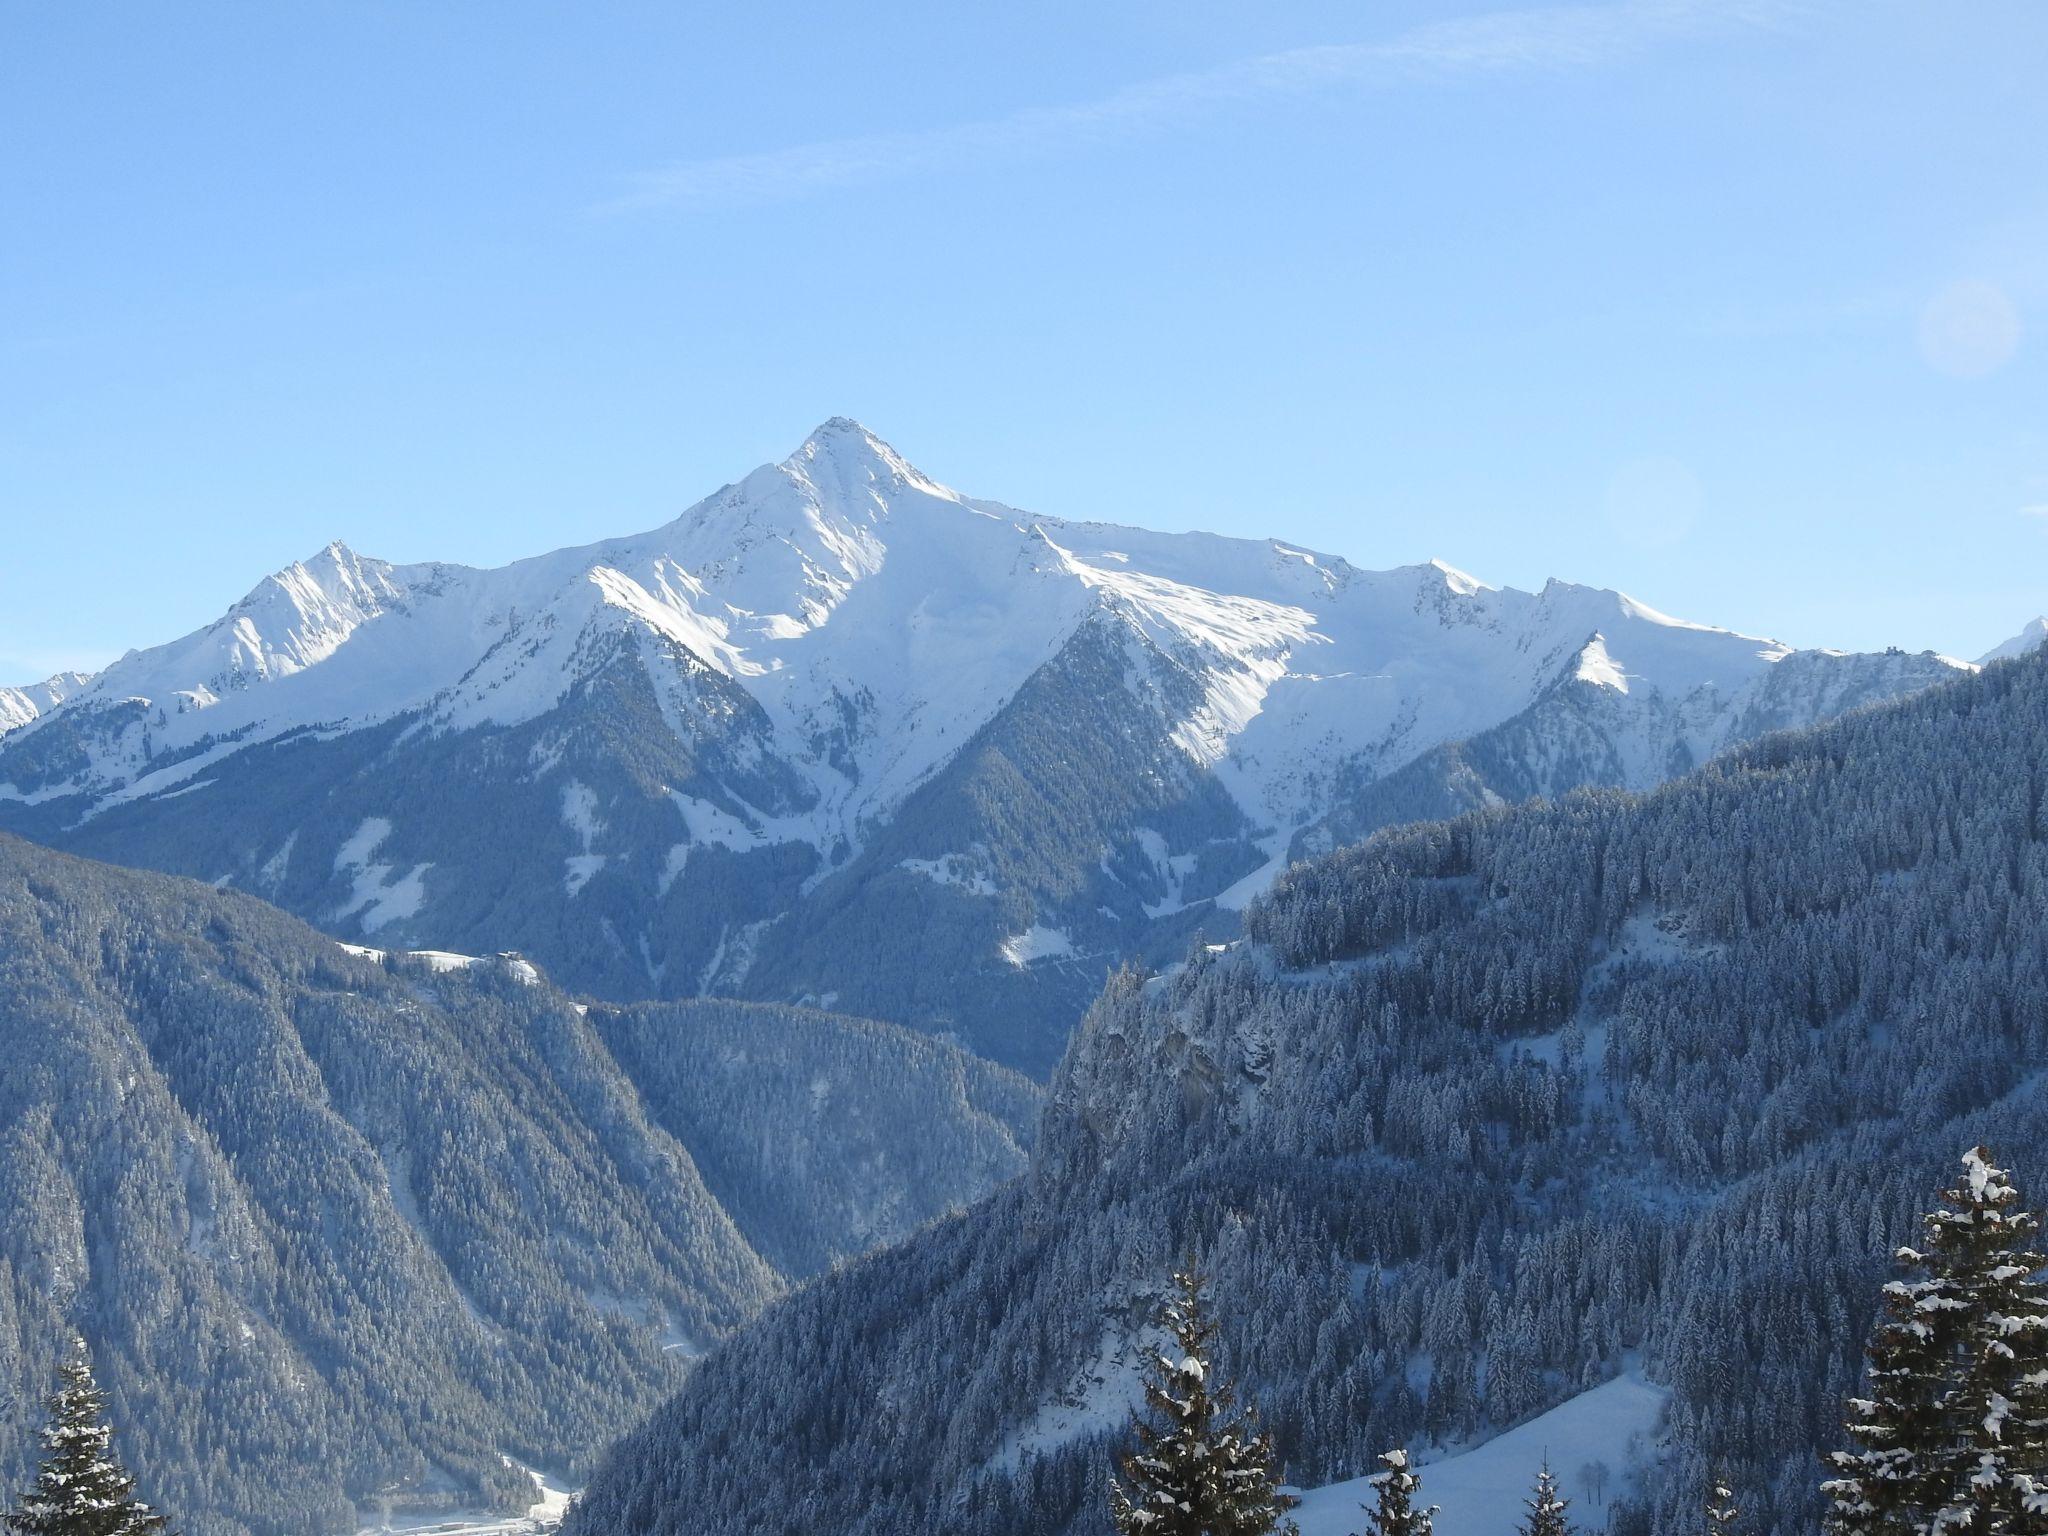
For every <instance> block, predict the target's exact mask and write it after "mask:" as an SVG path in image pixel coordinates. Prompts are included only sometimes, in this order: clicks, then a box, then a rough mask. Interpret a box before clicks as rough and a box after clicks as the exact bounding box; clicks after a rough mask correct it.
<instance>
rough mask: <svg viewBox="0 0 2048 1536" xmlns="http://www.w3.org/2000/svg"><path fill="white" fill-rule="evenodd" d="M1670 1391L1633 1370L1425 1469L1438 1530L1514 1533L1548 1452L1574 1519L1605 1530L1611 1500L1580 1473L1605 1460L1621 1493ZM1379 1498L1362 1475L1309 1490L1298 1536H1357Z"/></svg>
mask: <svg viewBox="0 0 2048 1536" xmlns="http://www.w3.org/2000/svg"><path fill="white" fill-rule="evenodd" d="M1670 1395H1671V1394H1670V1393H1669V1392H1668V1391H1666V1390H1665V1389H1664V1388H1663V1387H1659V1386H1654V1385H1652V1384H1651V1383H1650V1382H1647V1381H1645V1380H1644V1379H1643V1377H1642V1376H1641V1374H1640V1373H1638V1372H1636V1371H1630V1372H1628V1373H1627V1374H1625V1375H1622V1376H1617V1377H1615V1379H1614V1380H1612V1381H1609V1382H1605V1383H1603V1384H1602V1385H1600V1386H1597V1387H1594V1388H1593V1389H1592V1390H1591V1391H1588V1392H1581V1393H1580V1394H1579V1395H1578V1396H1577V1397H1575V1398H1572V1399H1571V1400H1570V1401H1568V1402H1564V1403H1560V1404H1559V1405H1558V1406H1557V1407H1555V1408H1553V1409H1551V1410H1550V1412H1548V1413H1545V1414H1540V1415H1538V1416H1537V1417H1536V1418H1533V1419H1531V1420H1530V1421H1529V1422H1528V1423H1526V1424H1523V1425H1521V1426H1520V1427H1518V1428H1515V1429H1511V1430H1509V1431H1508V1432H1507V1433H1506V1434H1504V1435H1497V1436H1495V1437H1494V1438H1493V1439H1491V1440H1489V1441H1487V1442H1486V1444H1484V1445H1482V1446H1479V1447H1478V1448H1477V1449H1475V1450H1470V1451H1466V1452H1464V1453H1463V1454H1462V1455H1458V1456H1449V1457H1446V1458H1445V1459H1444V1460H1442V1461H1437V1462H1429V1463H1426V1464H1424V1465H1422V1466H1421V1467H1419V1468H1418V1470H1419V1471H1420V1472H1421V1474H1422V1493H1423V1501H1424V1502H1426V1503H1430V1504H1436V1505H1439V1506H1441V1509H1442V1513H1440V1514H1439V1515H1438V1516H1437V1517H1436V1529H1437V1531H1438V1533H1439V1536H1500V1533H1501V1532H1502V1531H1511V1530H1513V1529H1514V1528H1515V1527H1516V1525H1517V1524H1518V1523H1519V1522H1520V1521H1521V1519H1522V1516H1523V1515H1524V1514H1525V1513H1526V1512H1525V1511H1524V1510H1523V1508H1522V1501H1523V1500H1524V1499H1525V1498H1527V1497H1528V1495H1529V1485H1530V1483H1532V1482H1533V1481H1534V1480H1535V1477H1536V1469H1537V1468H1538V1467H1539V1466H1540V1465H1542V1463H1543V1460H1544V1458H1545V1457H1546V1456H1548V1457H1549V1459H1550V1468H1551V1470H1552V1471H1553V1472H1555V1473H1556V1474H1557V1478H1558V1482H1559V1483H1560V1484H1561V1485H1562V1487H1563V1490H1564V1493H1565V1496H1566V1497H1567V1498H1570V1499H1571V1500H1573V1504H1572V1518H1573V1521H1574V1523H1575V1524H1577V1525H1578V1526H1579V1528H1580V1529H1581V1530H1585V1531H1599V1530H1604V1529H1606V1526H1607V1510H1608V1505H1606V1504H1600V1503H1595V1502H1594V1501H1593V1500H1592V1499H1590V1498H1589V1497H1588V1496H1587V1495H1586V1493H1585V1491H1584V1489H1582V1488H1581V1487H1580V1486H1579V1485H1580V1483H1581V1481H1582V1479H1581V1477H1580V1475H1579V1469H1580V1468H1581V1467H1584V1466H1586V1465H1587V1464H1588V1463H1591V1462H1596V1461H1597V1462H1605V1463H1606V1464H1607V1466H1608V1468H1609V1469H1610V1470H1611V1471H1612V1472H1613V1475H1614V1479H1615V1483H1616V1485H1617V1491H1618V1489H1619V1487H1620V1486H1621V1485H1622V1484H1624V1483H1625V1482H1626V1480H1627V1475H1628V1468H1629V1465H1630V1463H1631V1462H1633V1461H1639V1460H1640V1459H1641V1457H1642V1455H1643V1453H1644V1452H1645V1451H1646V1450H1647V1448H1648V1446H1649V1444H1650V1442H1651V1441H1652V1440H1653V1439H1654V1437H1655V1435H1656V1432H1657V1425H1658V1421H1659V1420H1660V1419H1661V1418H1662V1417H1663V1414H1664V1404H1665V1402H1666V1401H1667V1400H1668V1399H1669V1397H1670ZM1373 1496H1374V1495H1373V1490H1372V1489H1371V1487H1370V1486H1369V1485H1368V1483H1367V1480H1366V1479H1365V1478H1363V1477H1357V1478H1353V1479H1351V1480H1350V1481H1349V1482H1343V1483H1331V1484H1328V1485H1327V1486H1325V1487H1322V1488H1315V1489H1311V1490H1309V1491H1308V1492H1307V1493H1305V1494H1303V1495H1302V1500H1301V1507H1300V1508H1299V1509H1297V1510H1296V1511H1295V1512H1294V1518H1295V1521H1296V1522H1297V1523H1298V1524H1299V1525H1300V1526H1301V1536H1352V1533H1353V1532H1355V1531H1360V1530H1363V1529H1364V1528H1365V1513H1364V1511H1363V1510H1362V1509H1361V1508H1360V1507H1359V1506H1360V1505H1361V1504H1365V1503H1369V1502H1371V1500H1372V1499H1373ZM1610 1497H1611V1494H1610Z"/></svg>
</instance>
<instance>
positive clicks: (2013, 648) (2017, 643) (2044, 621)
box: [1977, 615, 2048, 666]
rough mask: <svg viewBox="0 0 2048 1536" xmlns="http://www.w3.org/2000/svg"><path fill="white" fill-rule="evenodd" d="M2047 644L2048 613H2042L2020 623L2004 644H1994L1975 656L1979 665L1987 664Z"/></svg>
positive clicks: (2023, 653) (2021, 654)
mask: <svg viewBox="0 0 2048 1536" xmlns="http://www.w3.org/2000/svg"><path fill="white" fill-rule="evenodd" d="M2041 645H2048V615H2042V616H2041V617H2039V618H2036V619H2034V620H2032V621H2031V622H2030V623H2027V624H2025V625H2022V626H2021V628H2020V632H2019V633H2018V634H2016V635H2014V636H2013V637H2012V638H2011V639H2010V640H2008V641H2006V642H2005V644H2003V645H2000V646H1994V647H1993V648H1992V649H1991V650H1988V651H1986V652H1985V653H1984V654H1983V655H1982V656H1980V657H1978V658H1977V664H1978V665H1979V666H1989V665H1990V664H1991V663H1992V662H1994V661H2004V660H2006V659H2007V658H2008V657H2012V656H2024V655H2026V654H2027V652H2029V651H2031V650H2033V649H2034V648H2035V647H2037V646H2041Z"/></svg>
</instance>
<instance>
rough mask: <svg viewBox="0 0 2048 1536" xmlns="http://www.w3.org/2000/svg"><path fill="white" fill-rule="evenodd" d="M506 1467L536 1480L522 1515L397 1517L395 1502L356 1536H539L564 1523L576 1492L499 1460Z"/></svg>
mask: <svg viewBox="0 0 2048 1536" xmlns="http://www.w3.org/2000/svg"><path fill="white" fill-rule="evenodd" d="M500 1459H501V1460H502V1461H503V1462H504V1463H505V1465H506V1466H508V1467H517V1468H518V1469H519V1470H520V1471H521V1472H524V1473H525V1474H526V1475H527V1476H528V1477H530V1478H532V1479H533V1493H534V1499H533V1503H532V1504H530V1505H528V1506H527V1510H526V1513H525V1514H523V1515H501V1514H497V1513H495V1512H493V1511H491V1510H455V1511H447V1510H430V1511H422V1512H419V1513H411V1514H396V1513H394V1512H393V1509H394V1506H395V1505H396V1503H397V1502H398V1501H397V1500H396V1499H395V1498H394V1499H390V1500H387V1501H386V1503H385V1510H384V1515H383V1518H382V1519H380V1520H378V1521H376V1522H375V1523H373V1524H370V1525H365V1526H362V1527H361V1528H359V1529H358V1531H357V1532H356V1536H540V1533H542V1532H546V1531H552V1530H554V1529H555V1528H556V1527H557V1526H559V1525H560V1524H561V1523H562V1517H563V1516H564V1515H566V1514H567V1513H568V1512H569V1501H570V1500H571V1499H572V1498H574V1497H575V1496H576V1490H575V1489H573V1488H570V1487H568V1486H567V1485H566V1484H564V1483H562V1482H559V1481H557V1480H556V1479H555V1478H552V1477H550V1476H548V1475H547V1474H546V1473H544V1472H537V1471H535V1470H534V1469H533V1468H532V1467H529V1466H526V1465H524V1464H522V1463H520V1462H516V1461H514V1460H513V1459H512V1458H511V1457H509V1456H506V1457H502V1458H500Z"/></svg>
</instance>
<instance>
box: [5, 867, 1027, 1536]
mask: <svg viewBox="0 0 2048 1536" xmlns="http://www.w3.org/2000/svg"><path fill="white" fill-rule="evenodd" d="M0 1022H4V1037H5V1051H4V1053H0V1210H4V1211H5V1213H6V1219H5V1220H4V1221H0V1482H4V1485H5V1486H7V1487H10V1488H18V1487H21V1486H24V1481H25V1477H26V1473H27V1469H28V1468H29V1467H30V1466H31V1465H32V1462H33V1457H34V1455H35V1453H36V1451H37V1444H36V1440H35V1432H36V1430H37V1429H38V1428H39V1427H40V1423H41V1417H40V1413H41V1399H42V1396H43V1393H44V1391H45V1390H46V1387H47V1383H48V1381H49V1378H50V1371H51V1367H52V1365H53V1363H54V1360H55V1357H56V1354H57V1352H58V1351H59V1350H60V1349H61V1348H62V1347H63V1341H64V1340H65V1339H66V1338H68V1337H69V1336H70V1335H71V1334H72V1333H73V1332H74V1331H76V1332H78V1333H81V1334H83V1336H84V1337H85V1338H86V1339H87V1341H88V1342H89V1343H90V1345H91V1347H92V1351H93V1355H94V1359H95V1363H96V1366H97V1369H98V1373H99V1376H100V1379H101V1380H102V1382H103V1383H104V1384H105V1385H106V1386H107V1388H108V1389H109V1391H110V1393H111V1396H112V1402H113V1405H114V1411H115V1416H116V1419H117V1421H118V1423H119V1425H120V1431H121V1439H122V1446H123V1449H124V1453H125V1454H126V1456H127V1458H128V1460H129V1461H130V1462H131V1464H132V1465H133V1466H134V1467H135V1468H136V1470H137V1472H138V1473H139V1474H140V1476H141V1477H142V1479H143V1485H144V1487H145V1489H146V1491H147V1495H148V1497H149V1498H151V1499H152V1500H153V1501H155V1502H156V1503H158V1504H159V1505H160V1506H162V1507H164V1508H166V1509H169V1510H171V1511H173V1512H174V1514H175V1516H176V1524H177V1527H178V1529H180V1530H183V1531H185V1532H188V1533H190V1536H243V1533H247V1532H251V1531H262V1532H266V1533H286V1532H289V1533H302V1536H327V1533H332V1532H336V1531H347V1530H353V1529H355V1528H356V1527H357V1526H359V1525H361V1524H363V1523H365V1522H366V1521H369V1520H371V1519H372V1518H374V1517H375V1516H377V1515H378V1514H379V1512H380V1511H382V1512H384V1513H390V1512H392V1511H400V1512H403V1511H406V1510H408V1509H410V1510H414V1511H434V1510H441V1511H449V1510H461V1509H475V1508H478V1507H479V1506H485V1505H495V1506H497V1507H499V1508H506V1507H512V1508H524V1507H525V1506H526V1505H527V1504H529V1503H531V1502H532V1493H531V1487H530V1484H529V1479H528V1476H527V1474H526V1473H525V1472H523V1471H521V1470H519V1467H518V1466H516V1465H515V1463H518V1464H523V1465H525V1466H530V1467H537V1468H542V1469H545V1470H546V1471H548V1472H550V1473H553V1474H555V1475H556V1476H557V1477H564V1478H571V1479H580V1476H581V1474H582V1470H583V1469H584V1468H585V1467H587V1465H588V1464H589V1463H590V1461H591V1460H592V1459H593V1458H594V1457H595V1455H596V1454H597V1452H598V1451H599V1450H601V1449H602V1448H603V1446H604V1445H605V1444H606V1443H608V1442H609V1441H610V1439H611V1438H612V1437H614V1436H615V1435H617V1434H618V1433H620V1432H622V1431H623V1430H624V1429H625V1428H627V1427H628V1426H629V1425H631V1424H632V1423H633V1422H635V1421H636V1420H637V1419H638V1418H639V1416H640V1415H642V1414H643V1413H645V1412H646V1411H647V1410H648V1409H649V1408H650V1407H651V1406H652V1405H653V1404H655V1403H656V1402H658V1401H659V1400H660V1399H661V1397H662V1396H663V1395H664V1394H665V1393H666V1392H668V1391H669V1390H671V1389H673V1388H674V1387H675V1385H676V1384H677V1383H679V1382H680V1381H681V1380H682V1379H683V1378H684V1375H685V1368H686V1366H687V1365H688V1363H690V1362H691V1361H692V1360H694V1359H695V1357H697V1356H698V1355H701V1354H702V1353H704V1352H705V1351H707V1350H709V1349H711V1348H712V1347H714V1346H715V1345H716V1344H717V1343H718V1342H719V1341H720V1340H722V1339H723V1338H725V1337H726V1336H727V1335H728V1334H729V1333H731V1332H732V1330H733V1329H735V1328H737V1327H738V1326H740V1325H741V1324H743V1323H745V1322H746V1321H747V1320H748V1319H750V1318H752V1317H753V1316H754V1315H755V1314H756V1313H757V1312H758V1311H759V1310H760V1309H761V1308H762V1307H763V1306H765V1305H767V1304H768V1303H769V1302H770V1301H772V1300H773V1299H775V1298H776V1297H778V1296H780V1295H782V1294H784V1293H785V1291H787V1290H788V1289H789V1288H790V1287H791V1285H792V1284H793V1283H795V1282H797V1281H801V1280H803V1279H806V1278H808V1277H810V1276H812V1275H814V1274H816V1273H818V1272H819V1271H821V1270H823V1269H825V1268H827V1267H829V1266H830V1265H832V1264H834V1263H836V1262H838V1261H840V1260H843V1259H847V1258H850V1257H852V1256H854V1255H856V1254H859V1253H861V1252H863V1251H865V1250H866V1249H867V1248H868V1247H870V1246H871V1245H873V1244H876V1243H880V1242H886V1241H888V1240H890V1239H893V1238H897V1237H901V1236H903V1235H905V1234H907V1233H909V1232H911V1231H913V1230H915V1229H916V1228H918V1227H919V1226H921V1225H923V1224H924V1223H926V1222H928V1221H931V1220H932V1219H934V1218H936V1217H938V1216H940V1215H943V1214H944V1213H945V1212H947V1211H948V1210H949V1209H951V1208H953V1207H955V1206H960V1205H965V1204H967V1203H969V1202H971V1201H972V1200H974V1199H975V1198H976V1197H978V1196H980V1195H982V1194H984V1193H986V1192H987V1191H989V1190H990V1189H992V1188H994V1187H995V1186H996V1185H997V1184H999V1183H1001V1182H1002V1181H1003V1180H1005V1179H1007V1178H1008V1177H1010V1176H1011V1175H1012V1174H1014V1173H1015V1172H1016V1171H1017V1170H1018V1169H1019V1168H1020V1167H1021V1166H1022V1164H1023V1159H1024V1150H1025V1148H1026V1147H1028V1145H1029V1143H1030V1139H1031V1136H1032V1133H1033V1131H1034V1129H1035V1125H1036V1120H1037V1112H1038V1101H1039V1093H1038V1090H1037V1088H1036V1086H1035V1085H1034V1084H1032V1083H1031V1082H1029V1081H1028V1080H1027V1079H1025V1078H1023V1077H1021V1076H1019V1075H1017V1074H1016V1073H1013V1072H1010V1071H1007V1070H1005V1069H1003V1068H1001V1067H997V1066H995V1065H993V1064H991V1063H988V1062H985V1061H981V1060H979V1059H977V1058H975V1057H973V1056H971V1055H968V1054H967V1053H965V1052H962V1051H959V1050H957V1049H955V1048H953V1047H951V1046H947V1045H944V1044H942V1043H940V1042H937V1041H933V1040H930V1039H928V1038H926V1037H924V1036H921V1035H918V1034H916V1033H914V1032H912V1031H910V1030H906V1029H903V1028H901V1027H898V1026H894V1025H885V1024H878V1023H874V1022H871V1021H866V1020H855V1019H844V1018H838V1017H835V1016H832V1015H828V1014H822V1013H816V1012H813V1011H809V1010H799V1009H792V1008H785V1007H777V1006H770V1005H762V1004H753V1003H735V1002H729V1001H696V1002H671V1003H643V1004H638V1005H632V1006H627V1007H607V1006H605V1005H581V1004H572V1003H571V1002H570V1001H569V1000H568V999H567V998H565V997H564V996H563V995H562V994H561V993H560V992H559V991H557V990H556V989H555V988H554V987H553V986H552V985H550V984H549V983H548V981H547V979H546V978H545V977H544V976H543V975H542V974H541V973H540V972H539V971H537V970H536V969H535V968H534V967H533V966H532V965H531V964H529V963H528V962H526V961H523V960H519V959H516V958H507V957H502V956H487V957H484V958H482V959H471V958H469V957H466V956H461V955H452V954H427V955H404V954H384V953H380V952H377V951H374V950H360V949H358V950H351V949H349V948H348V947H345V946H343V945H341V944H338V943H337V942H335V941H334V940H332V939H330V938H328V937H326V936H325V935H322V934H319V933H316V932H315V931H313V930H312V929H311V928H308V927H307V926H306V925H305V924H303V923H301V922H299V921H298V920H297V919H295V918H292V917H289V916H287V915H285V914H284V913H281V912H279V911H277V910H276V909H275V908H272V907H270V906H268V905H266V904H265V903H263V902H261V901H259V900H256V899H254V898H251V897H249V896H247V895H244V894H242V893H239V892H233V891H213V890H209V889H208V888H207V887H206V886H204V885H199V884H195V883H193V882H191V881H187V880H177V879H171V878H167V877H164V876H161V875H156V874H146V873H138V872H136V871H132V870H123V869H115V868H111V867H109V866H106V865H103V864H94V863H90V862H87V861H84V860H79V859H74V858H71V857H68V856H66V855H62V854H57V853H52V852H50V851H49V850H47V849H43V848H39V847H36V846H34V845H33V844H30V843H26V842H23V841H21V840H19V839H17V838H13V837H8V836H5V835H0Z"/></svg>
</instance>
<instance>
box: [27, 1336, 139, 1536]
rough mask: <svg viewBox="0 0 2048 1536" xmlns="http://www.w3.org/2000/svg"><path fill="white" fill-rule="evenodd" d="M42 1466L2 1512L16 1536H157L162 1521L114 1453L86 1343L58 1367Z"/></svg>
mask: <svg viewBox="0 0 2048 1536" xmlns="http://www.w3.org/2000/svg"><path fill="white" fill-rule="evenodd" d="M57 1379H58V1382H59V1385H58V1388H57V1391H56V1393H55V1394H54V1395H53V1396H52V1397H51V1398H50V1402H49V1408H50V1422H49V1423H48V1424H47V1425H46V1426H44V1429H43V1437H42V1438H43V1461H42V1465H41V1467H40V1468H38V1469H37V1472H36V1480H35V1482H34V1484H33V1485H32V1486H31V1487H30V1488H29V1489H28V1491H27V1492H25V1493H24V1494H22V1496H21V1498H20V1500H19V1501H18V1502H17V1503H16V1504H15V1506H14V1508H13V1509H12V1510H10V1511H9V1512H8V1514H7V1517H6V1518H7V1526H8V1528H9V1529H10V1530H14V1531H18V1532H20V1533H21V1536H157V1533H159V1532H161V1531H163V1530H164V1529H165V1528H166V1526H167V1524H168V1522H167V1521H166V1520H165V1519H164V1517H163V1516H162V1515H160V1514H158V1513H156V1511H154V1510H153V1509H151V1508H150V1507H149V1506H148V1505H147V1504H145V1503H144V1502H142V1500H140V1499H138V1498H136V1497H135V1478H134V1477H133V1475H131V1474H130V1473H129V1471H128V1469H127V1468H126V1467H124V1466H122V1465H121V1459H120V1457H119V1456H117V1455H116V1454H115V1452H114V1431H113V1429H112V1427H111V1426H110V1425H109V1424H108V1423H107V1402H106V1398H105V1397H104V1396H103V1395H102V1394H101V1392H100V1389H99V1387H98V1386H97V1385H96V1384H95V1383H94V1381H93V1379H92V1366H91V1365H90V1364H89V1363H88V1362H87V1360H86V1356H85V1345H84V1344H83V1343H80V1344H78V1345H77V1346H76V1348H75V1350H74V1352H73V1354H72V1356H71V1358H70V1359H68V1360H66V1361H65V1362H64V1363H63V1364H62V1365H61V1366H59V1367H58V1368H57Z"/></svg>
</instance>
